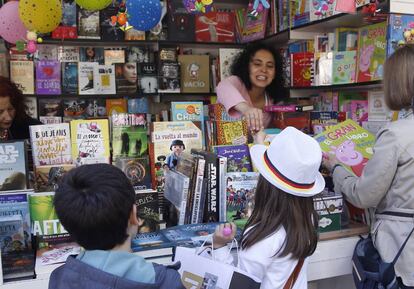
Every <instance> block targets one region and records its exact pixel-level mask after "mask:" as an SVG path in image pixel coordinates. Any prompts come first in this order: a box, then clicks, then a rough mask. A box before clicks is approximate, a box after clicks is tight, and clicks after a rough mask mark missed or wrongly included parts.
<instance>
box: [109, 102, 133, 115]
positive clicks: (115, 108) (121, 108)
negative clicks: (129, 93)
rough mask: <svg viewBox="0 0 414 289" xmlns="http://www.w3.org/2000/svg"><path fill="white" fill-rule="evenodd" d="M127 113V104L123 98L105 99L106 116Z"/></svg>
mask: <svg viewBox="0 0 414 289" xmlns="http://www.w3.org/2000/svg"><path fill="white" fill-rule="evenodd" d="M127 112H128V103H127V100H126V99H125V98H108V99H106V113H107V115H108V116H111V115H113V114H119V113H127Z"/></svg>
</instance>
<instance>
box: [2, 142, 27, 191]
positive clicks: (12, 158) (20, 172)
mask: <svg viewBox="0 0 414 289" xmlns="http://www.w3.org/2000/svg"><path fill="white" fill-rule="evenodd" d="M0 156H1V158H0V191H11V190H25V189H26V188H27V159H26V147H25V143H24V142H23V141H15V142H2V143H0Z"/></svg>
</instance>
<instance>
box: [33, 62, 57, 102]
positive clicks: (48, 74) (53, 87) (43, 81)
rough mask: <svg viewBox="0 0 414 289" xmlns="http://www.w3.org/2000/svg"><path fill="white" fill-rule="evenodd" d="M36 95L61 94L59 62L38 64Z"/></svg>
mask: <svg viewBox="0 0 414 289" xmlns="http://www.w3.org/2000/svg"><path fill="white" fill-rule="evenodd" d="M36 94H51V95H57V94H61V85H60V63H59V62H58V61H57V60H56V61H55V60H39V61H37V62H36Z"/></svg>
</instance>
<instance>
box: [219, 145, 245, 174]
mask: <svg viewBox="0 0 414 289" xmlns="http://www.w3.org/2000/svg"><path fill="white" fill-rule="evenodd" d="M213 150H214V152H215V153H216V154H217V155H218V156H223V157H226V158H227V172H228V173H231V172H251V171H252V170H253V168H252V163H251V161H250V153H249V147H248V146H247V145H244V144H243V145H221V146H220V145H219V146H213Z"/></svg>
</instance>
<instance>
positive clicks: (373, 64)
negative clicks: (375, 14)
mask: <svg viewBox="0 0 414 289" xmlns="http://www.w3.org/2000/svg"><path fill="white" fill-rule="evenodd" d="M386 56H387V23H386V22H381V23H376V24H372V25H368V26H364V27H362V28H361V29H360V30H359V38H358V69H357V82H365V81H373V80H380V79H382V76H383V72H384V62H385V59H386Z"/></svg>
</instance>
